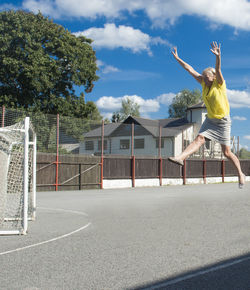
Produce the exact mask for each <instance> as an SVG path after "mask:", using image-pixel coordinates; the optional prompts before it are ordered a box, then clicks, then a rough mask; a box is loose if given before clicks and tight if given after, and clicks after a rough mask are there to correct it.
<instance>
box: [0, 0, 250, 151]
mask: <svg viewBox="0 0 250 290" xmlns="http://www.w3.org/2000/svg"><path fill="white" fill-rule="evenodd" d="M6 9H24V10H27V11H33V12H35V13H37V11H38V10H40V11H41V12H42V13H43V14H44V15H47V16H49V17H50V18H53V19H54V22H56V23H58V24H61V25H62V26H64V27H65V28H67V29H68V30H69V31H71V32H72V33H74V34H76V35H80V34H82V35H85V36H87V37H89V38H91V39H93V40H94V42H93V47H94V49H95V50H96V56H97V59H98V66H99V68H100V70H99V72H98V75H99V76H100V80H99V81H98V82H96V84H95V87H94V89H93V91H92V92H91V93H90V94H87V95H86V100H92V101H94V102H96V104H97V106H98V108H99V110H100V112H101V114H102V115H103V116H104V117H108V118H110V117H111V115H112V113H113V112H115V111H119V110H120V108H121V102H122V100H123V99H124V98H126V97H130V98H131V99H133V100H134V101H135V102H137V103H138V104H139V105H140V113H141V116H142V117H146V118H152V119H159V118H166V117H168V106H169V104H171V101H172V98H173V97H174V96H175V95H176V94H177V93H178V92H180V91H181V90H183V89H186V88H187V89H190V90H193V89H196V88H198V89H201V88H200V85H199V83H197V82H196V81H195V80H194V79H193V78H192V77H191V76H190V75H189V74H188V73H187V72H186V71H184V70H183V69H182V68H181V67H180V66H179V64H178V63H177V62H176V61H175V59H174V58H173V56H172V55H171V48H172V47H173V46H177V48H178V54H179V56H180V57H181V58H182V59H184V60H185V61H186V62H188V63H189V64H190V65H192V66H193V67H194V68H195V69H196V70H197V71H198V72H202V70H203V69H204V68H206V67H208V66H214V64H215V57H214V55H213V54H212V53H211V52H210V43H211V42H212V41H217V42H220V43H221V52H222V73H223V75H224V78H225V80H226V84H227V89H228V98H229V102H230V105H231V117H232V120H233V123H232V135H234V136H239V137H240V144H241V146H244V147H245V148H247V149H248V150H250V126H249V125H250V123H249V119H250V114H249V113H250V1H247V0H227V1H225V0H189V1H186V0H157V1H153V0H119V1H118V0H91V1H89V0H43V1H42V0H22V1H7V0H6V1H5V0H0V10H6ZM80 91H81V90H80V89H79V93H80Z"/></svg>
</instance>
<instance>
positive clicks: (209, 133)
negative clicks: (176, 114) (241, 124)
mask: <svg viewBox="0 0 250 290" xmlns="http://www.w3.org/2000/svg"><path fill="white" fill-rule="evenodd" d="M199 135H202V136H204V137H206V138H207V139H210V140H213V141H216V142H218V143H220V144H222V145H226V146H230V141H231V140H230V139H231V119H230V117H229V116H226V117H224V118H222V119H210V118H208V117H206V120H205V121H204V122H203V124H202V126H201V128H200V131H199Z"/></svg>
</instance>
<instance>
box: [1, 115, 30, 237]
mask: <svg viewBox="0 0 250 290" xmlns="http://www.w3.org/2000/svg"><path fill="white" fill-rule="evenodd" d="M0 163H1V166H0V235H5V234H26V232H27V228H28V220H29V219H35V208H36V136H35V133H34V130H33V129H32V125H31V124H30V120H29V117H26V118H25V119H24V120H23V121H20V122H18V123H16V124H14V125H12V126H8V127H4V128H0Z"/></svg>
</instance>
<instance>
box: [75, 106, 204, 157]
mask: <svg viewBox="0 0 250 290" xmlns="http://www.w3.org/2000/svg"><path fill="white" fill-rule="evenodd" d="M205 115H206V108H205V105H204V104H203V103H199V104H197V105H195V106H191V107H190V108H188V109H187V117H186V118H178V119H159V120H151V119H145V118H139V117H131V116H130V117H128V118H127V119H126V120H125V121H124V122H122V123H111V124H106V125H104V154H107V155H110V154H111V155H131V154H134V155H137V156H138V155H141V156H142V155H143V156H158V155H159V151H160V153H161V156H164V157H167V156H175V155H178V154H179V153H180V152H181V151H182V150H183V149H184V148H185V147H186V146H187V145H188V144H189V143H190V142H191V141H193V139H194V137H195V136H196V134H197V133H198V130H199V128H200V126H201V124H202V122H203V121H204V119H205ZM132 124H134V125H132ZM133 128H134V129H133ZM101 136H102V127H101V126H100V127H98V128H96V129H94V130H92V131H90V132H88V133H85V134H84V142H82V143H81V144H80V149H79V153H80V154H95V155H98V154H100V153H101ZM159 138H160V139H161V144H159ZM159 145H160V147H161V148H160V150H159ZM132 147H133V148H132Z"/></svg>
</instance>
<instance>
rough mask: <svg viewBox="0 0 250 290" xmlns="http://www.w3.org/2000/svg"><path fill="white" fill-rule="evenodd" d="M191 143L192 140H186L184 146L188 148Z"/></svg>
mask: <svg viewBox="0 0 250 290" xmlns="http://www.w3.org/2000/svg"><path fill="white" fill-rule="evenodd" d="M189 144H190V140H186V139H185V140H184V144H183V145H184V148H187V147H188V145H189Z"/></svg>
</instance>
